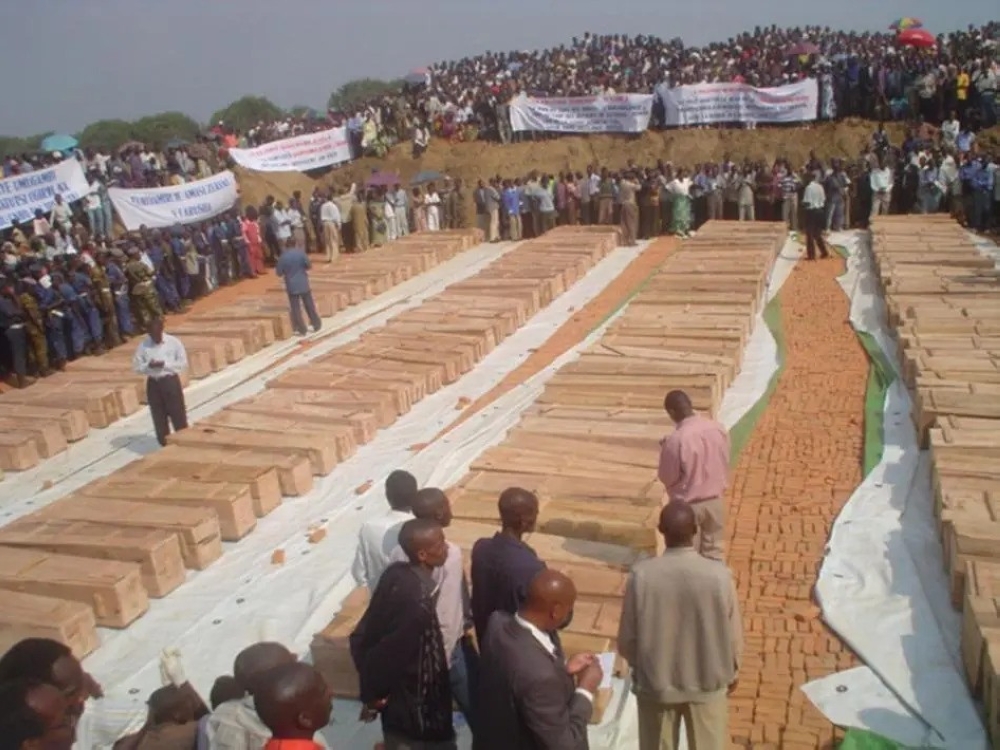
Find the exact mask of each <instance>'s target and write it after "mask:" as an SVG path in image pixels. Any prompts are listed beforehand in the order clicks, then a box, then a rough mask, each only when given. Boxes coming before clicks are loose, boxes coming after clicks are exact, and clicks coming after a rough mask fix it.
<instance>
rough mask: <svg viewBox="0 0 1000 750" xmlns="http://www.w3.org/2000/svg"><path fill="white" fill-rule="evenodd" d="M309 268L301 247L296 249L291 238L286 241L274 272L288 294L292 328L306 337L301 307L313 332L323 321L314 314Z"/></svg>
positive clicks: (304, 252)
mask: <svg viewBox="0 0 1000 750" xmlns="http://www.w3.org/2000/svg"><path fill="white" fill-rule="evenodd" d="M311 267H312V263H310V262H309V256H307V255H306V251H305V250H303V249H302V248H301V247H296V245H295V238H294V237H291V238H289V239H288V240H286V241H285V247H284V248H282V251H281V257H280V258H278V263H277V265H276V266H275V269H274V270H275V272H276V273H277V274H278V276H280V277H281V278H283V279H284V280H285V291H286V292H287V293H288V304H289V306H290V308H291V316H292V328H294V329H295V333H297V334H298V335H299V336H305V335H306V324H305V321H304V320H302V306H303V305H305V308H306V315H308V316H309V322H310V323H312V327H313V330H314V331H318V330H319V329H320V328H322V326H323V321H322V320H320V317H319V313H318V312H316V303H315V302H314V301H313V296H312V290H311V289H310V288H309V269H310V268H311Z"/></svg>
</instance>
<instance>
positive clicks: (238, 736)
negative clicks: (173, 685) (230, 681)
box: [199, 642, 295, 750]
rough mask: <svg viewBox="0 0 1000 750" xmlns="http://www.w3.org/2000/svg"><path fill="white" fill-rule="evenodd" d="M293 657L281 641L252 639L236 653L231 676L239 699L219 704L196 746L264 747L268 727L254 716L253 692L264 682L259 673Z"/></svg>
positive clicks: (238, 749)
mask: <svg viewBox="0 0 1000 750" xmlns="http://www.w3.org/2000/svg"><path fill="white" fill-rule="evenodd" d="M294 661H295V656H294V655H293V654H292V653H291V652H290V651H289V650H288V649H287V648H285V647H284V646H282V645H281V644H280V643H271V642H263V643H255V644H254V645H252V646H249V647H247V648H245V649H243V650H242V651H240V653H239V654H238V655H237V656H236V661H235V662H234V663H233V677H234V678H235V679H236V682H237V683H238V684H239V686H240V687H241V688H242V690H243V692H244V696H243V697H242V698H240V699H239V700H232V701H226V702H225V703H222V704H220V705H219V706H218V707H216V709H215V710H214V711H212V713H211V715H210V716H209V717H208V721H206V722H205V723H204V724H203V725H202V730H203V731H204V736H202V737H199V747H201V746H202V742H207V743H208V744H207V745H205V746H206V747H210V748H212V750H263V747H264V745H266V744H267V741H268V740H269V739H270V737H271V730H270V729H268V728H267V726H266V725H265V724H264V722H262V721H261V720H260V717H259V716H257V710H256V708H254V703H253V696H254V695H255V694H256V693H257V691H258V690H259V689H261V687H262V686H263V678H262V676H263V675H264V674H266V673H267V672H269V671H270V670H272V669H275V668H277V667H280V666H284V665H285V664H291V663H292V662H294Z"/></svg>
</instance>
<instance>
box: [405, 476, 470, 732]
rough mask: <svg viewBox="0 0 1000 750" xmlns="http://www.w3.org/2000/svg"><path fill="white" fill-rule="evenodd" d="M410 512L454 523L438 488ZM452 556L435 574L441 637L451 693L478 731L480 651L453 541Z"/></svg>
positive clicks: (421, 495)
mask: <svg viewBox="0 0 1000 750" xmlns="http://www.w3.org/2000/svg"><path fill="white" fill-rule="evenodd" d="M410 511H411V512H412V513H413V515H414V516H415V517H417V518H425V519H427V520H430V521H435V522H436V523H438V524H439V525H440V526H441V528H442V529H447V528H448V527H449V526H450V525H451V517H452V516H451V502H450V501H449V500H448V496H447V495H446V494H445V493H444V492H442V491H441V490H439V489H438V488H437V487H424V488H423V489H422V490H419V491H418V492H417V494H416V496H415V497H414V498H413V504H412V505H411V507H410ZM446 544H447V545H448V557H447V558H446V559H445V562H444V565H442V566H441V567H440V568H434V570H432V571H431V577H432V578H433V579H434V584H435V586H436V587H437V604H436V605H435V608H436V609H437V616H438V622H439V623H440V624H441V638H442V639H443V641H444V653H445V656H446V657H447V659H448V670H449V674H450V675H451V693H452V696H453V697H454V698H455V703H456V704H457V705H458V708H459V710H460V711H461V712H462V715H463V716H465V720H466V722H468V724H469V729H471V730H472V731H473V733H474V732H475V731H476V719H475V710H474V705H473V698H474V697H475V691H474V687H473V683H474V682H475V675H476V672H477V667H478V661H479V654H478V653H477V652H476V649H475V646H473V644H472V639H471V637H468V636H467V635H466V632H467V631H469V630H470V629H471V628H472V610H471V609H470V607H469V586H468V583H467V582H466V580H465V570H464V568H463V566H462V549H461V547H459V546H458V545H457V544H454V543H453V542H447V541H446ZM389 559H390V561H392V562H407V559H408V558H407V556H406V552H404V551H403V548H402V547H396V549H395V550H393V552H392V554H391V555H390V556H389Z"/></svg>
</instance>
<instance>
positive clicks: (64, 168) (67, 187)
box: [0, 159, 90, 229]
mask: <svg viewBox="0 0 1000 750" xmlns="http://www.w3.org/2000/svg"><path fill="white" fill-rule="evenodd" d="M89 190H90V188H89V185H88V183H87V177H86V175H84V173H83V167H81V166H80V162H78V161H77V160H76V159H66V160H64V161H61V162H59V163H58V164H56V165H55V166H54V167H49V168H47V169H39V170H36V171H34V172H28V173H27V174H22V175H17V176H15V177H8V178H6V179H3V180H0V229H6V228H7V227H9V226H11V225H12V224H13V223H14V222H15V221H19V222H21V223H22V224H27V223H29V222H31V220H32V219H34V218H35V211H36V210H39V209H41V210H42V211H44V212H45V213H46V214H47V213H48V212H49V211H51V210H52V206H54V205H55V203H56V195H57V194H58V195H61V196H62V199H63V200H64V201H65V202H66V203H72V202H73V201H78V200H80V199H81V198H82V197H83V196H85V195H86V194H87V193H88V192H89Z"/></svg>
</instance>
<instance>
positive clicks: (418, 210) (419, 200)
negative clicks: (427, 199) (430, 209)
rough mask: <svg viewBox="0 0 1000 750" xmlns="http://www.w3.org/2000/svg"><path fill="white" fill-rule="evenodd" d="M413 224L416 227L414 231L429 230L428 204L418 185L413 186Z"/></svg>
mask: <svg viewBox="0 0 1000 750" xmlns="http://www.w3.org/2000/svg"><path fill="white" fill-rule="evenodd" d="M413 224H414V227H415V229H414V231H416V232H426V231H427V206H426V204H425V203H424V197H423V196H422V195H421V194H420V188H418V187H415V188H413Z"/></svg>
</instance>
